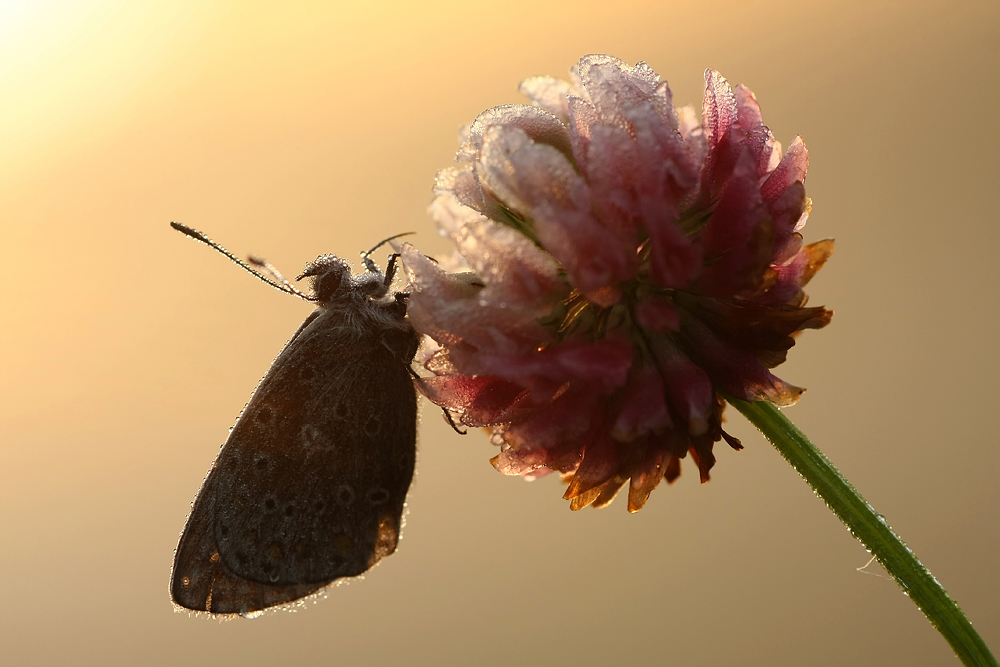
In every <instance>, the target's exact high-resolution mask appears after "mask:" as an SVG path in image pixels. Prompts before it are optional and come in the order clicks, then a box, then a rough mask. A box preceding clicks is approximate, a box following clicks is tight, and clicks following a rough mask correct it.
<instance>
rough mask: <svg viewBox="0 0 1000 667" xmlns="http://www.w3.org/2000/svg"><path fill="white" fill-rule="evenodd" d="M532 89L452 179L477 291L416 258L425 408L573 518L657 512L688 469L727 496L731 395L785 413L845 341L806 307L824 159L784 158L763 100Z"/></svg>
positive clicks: (444, 203)
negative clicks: (809, 369) (785, 368)
mask: <svg viewBox="0 0 1000 667" xmlns="http://www.w3.org/2000/svg"><path fill="white" fill-rule="evenodd" d="M570 79H571V80H570V81H569V82H566V81H560V80H557V79H553V78H550V77H534V78H530V79H527V80H525V81H524V82H522V84H521V88H520V89H521V92H522V93H523V94H525V95H526V96H527V97H528V98H529V99H530V100H531V101H532V103H533V104H532V105H531V106H528V105H507V106H500V107H494V108H492V109H488V110H487V111H484V112H483V113H481V114H480V115H479V116H478V117H477V118H476V119H475V121H474V122H473V123H472V124H471V125H470V126H468V128H467V129H466V131H465V132H464V133H463V137H462V146H461V148H460V149H459V151H458V155H457V158H456V159H457V162H458V165H457V166H455V167H452V168H449V169H444V170H442V171H441V172H439V173H438V176H437V183H436V186H435V193H436V195H437V196H436V198H435V200H434V202H433V203H432V205H431V208H430V211H431V214H432V216H433V218H434V220H435V221H436V222H437V224H438V226H439V228H440V230H441V232H442V234H445V235H447V236H449V237H451V239H452V240H453V241H454V242H455V244H456V245H457V248H458V252H459V253H460V254H461V256H462V257H463V258H464V261H465V262H466V263H467V265H468V268H469V271H466V272H460V273H448V272H446V271H444V270H443V269H442V268H441V267H440V266H439V265H438V264H436V263H435V262H434V261H432V260H430V259H429V258H427V257H425V256H424V255H422V254H421V253H419V252H418V251H417V250H416V249H414V248H413V247H412V246H410V245H408V244H405V245H404V246H403V249H402V255H403V261H404V263H405V265H406V268H407V271H408V275H409V279H410V283H411V285H410V290H411V292H412V296H411V301H410V305H409V317H410V319H411V321H412V323H413V326H414V327H415V328H416V329H417V331H419V332H421V333H424V334H426V335H427V336H429V337H430V338H431V339H433V342H434V343H435V345H434V346H433V347H432V349H431V351H430V353H429V354H428V355H427V356H426V363H425V366H426V368H427V369H428V370H429V371H431V372H432V373H433V376H431V377H425V378H422V379H420V380H418V386H419V388H420V390H421V391H422V392H423V393H424V394H425V395H426V396H427V397H428V398H430V400H432V401H433V402H434V403H436V404H438V405H440V406H442V407H443V408H445V409H446V410H447V411H448V412H449V413H450V414H451V415H452V416H453V418H454V419H455V420H456V421H458V422H460V423H462V424H465V425H467V426H472V427H485V428H487V429H488V430H489V431H490V432H491V434H492V438H493V441H494V442H495V443H496V444H497V445H499V446H500V447H501V451H500V453H499V455H497V456H496V457H495V458H493V459H492V463H493V465H494V467H495V468H496V469H497V470H499V471H500V472H502V473H505V474H509V475H522V476H526V477H532V476H539V475H542V474H545V473H548V472H552V471H557V472H560V473H562V474H563V475H564V476H565V477H566V478H567V479H568V481H569V487H568V488H567V490H566V493H565V497H566V498H567V499H569V500H570V507H571V508H573V509H580V508H582V507H586V506H588V505H594V506H597V507H600V506H603V505H606V504H607V503H609V502H611V500H612V499H613V498H614V497H615V495H616V494H617V492H618V491H619V489H621V488H622V487H623V486H624V484H625V482H629V490H628V506H629V510H631V511H637V510H639V509H640V508H641V507H642V506H643V504H644V503H645V502H646V499H647V498H648V497H649V494H650V492H651V491H652V490H653V489H654V488H655V487H656V486H657V485H658V484H659V482H660V481H661V480H662V479H664V478H666V480H667V481H668V482H672V481H674V480H675V479H676V478H677V476H678V475H679V474H680V460H681V459H683V458H684V457H685V456H686V455H687V454H688V453H690V454H691V456H692V459H693V460H694V462H695V463H696V465H697V466H698V469H699V471H700V475H701V479H702V481H707V480H708V475H709V470H710V469H711V468H712V466H713V464H714V463H715V456H714V455H713V453H712V448H713V445H714V444H715V443H716V442H717V441H718V440H720V439H722V438H725V440H726V441H727V442H728V443H729V445H730V446H732V447H733V448H735V449H740V447H741V445H740V443H739V441H738V440H736V439H735V438H733V437H731V436H729V435H728V434H727V433H726V432H725V431H724V430H723V429H722V410H723V407H724V405H725V404H724V400H723V398H722V394H723V393H725V394H729V395H731V396H735V397H737V398H741V399H744V400H747V401H755V400H767V401H770V402H772V403H774V404H776V405H779V406H785V405H791V404H792V403H794V402H795V401H796V400H798V398H799V396H800V394H801V393H802V389H800V388H798V387H795V386H793V385H790V384H788V383H786V382H784V381H782V380H780V379H778V378H777V377H775V376H774V375H773V374H772V373H771V371H770V369H771V368H774V367H775V366H777V365H778V364H780V363H781V362H783V361H784V360H785V355H786V353H787V352H788V349H789V348H790V347H791V346H792V345H793V344H794V336H795V334H796V332H798V331H801V330H803V329H809V328H814V329H815V328H820V327H823V326H825V325H826V324H827V323H828V322H829V321H830V317H831V314H832V313H831V312H830V311H828V310H826V309H824V308H821V307H814V308H807V307H806V306H805V304H806V295H805V293H804V292H803V291H802V287H803V286H804V285H805V284H806V283H807V282H808V281H809V279H810V278H812V276H813V275H814V274H815V272H816V271H817V270H818V269H819V268H820V267H821V266H822V265H823V263H824V262H825V261H826V259H827V258H828V257H829V255H830V253H831V252H832V250H833V242H832V241H821V242H819V243H814V244H812V245H807V246H803V244H802V237H801V235H800V234H799V233H798V232H799V230H800V229H801V228H802V226H803V225H804V224H805V221H806V218H807V216H808V214H809V210H810V201H809V199H808V198H807V197H806V196H805V188H804V186H803V181H804V179H805V176H806V169H807V166H808V154H807V152H806V147H805V144H804V143H803V142H802V140H801V139H799V138H798V137H796V139H795V140H794V141H793V142H792V144H791V145H790V146H789V148H788V150H787V151H786V152H785V153H784V155H782V152H781V146H780V144H779V143H778V142H777V141H775V140H774V138H773V137H772V135H771V131H770V130H769V129H768V128H767V126H765V125H764V124H763V123H762V121H761V114H760V107H759V106H758V104H757V100H756V98H755V97H754V95H753V93H751V92H750V90H749V89H747V88H745V87H743V86H738V87H737V88H736V89H735V90H733V89H732V88H731V87H730V85H729V83H727V82H726V80H725V79H724V78H722V76H721V75H720V74H719V73H718V72H715V71H712V70H708V71H707V72H706V73H705V81H706V90H705V100H704V105H703V109H702V117H701V122H700V123H699V122H698V120H697V118H696V115H695V113H694V111H693V109H691V108H690V107H686V108H681V109H675V108H674V106H673V103H672V99H671V93H670V89H669V87H668V86H667V83H666V82H665V81H661V80H660V77H659V75H658V74H657V73H656V72H654V71H653V70H652V69H651V68H650V67H649V66H648V65H646V64H645V63H641V62H640V63H639V64H637V65H635V66H634V67H630V66H629V65H627V64H626V63H624V62H622V61H620V60H617V59H615V58H611V57H609V56H604V55H593V56H587V57H584V58H582V59H581V60H580V61H579V63H578V64H577V65H576V66H575V67H573V68H572V70H571V71H570Z"/></svg>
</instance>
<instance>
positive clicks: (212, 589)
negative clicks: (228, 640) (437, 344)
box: [172, 309, 416, 613]
mask: <svg viewBox="0 0 1000 667" xmlns="http://www.w3.org/2000/svg"><path fill="white" fill-rule="evenodd" d="M351 315H352V314H351V313H349V312H348V313H345V312H342V311H341V312H338V311H334V310H329V309H321V310H320V311H318V316H315V317H313V318H311V320H312V321H307V326H305V327H303V328H302V329H301V330H300V332H299V333H298V334H297V335H296V336H295V338H293V340H292V341H291V342H290V343H289V344H288V345H287V346H286V348H285V350H284V351H283V352H282V354H281V355H279V357H278V359H277V360H275V363H274V364H273V365H272V367H271V369H270V371H269V372H268V374H267V376H266V377H265V378H264V380H262V382H261V384H260V386H259V387H258V389H257V391H256V392H255V393H254V396H253V398H252V399H251V401H250V403H249V404H248V405H247V407H246V409H245V410H244V412H243V414H242V415H241V416H240V419H239V420H238V421H237V423H236V426H234V428H233V430H232V433H231V434H230V436H229V439H228V440H227V442H226V444H225V446H224V447H223V449H222V451H221V452H220V454H219V457H218V459H217V460H216V463H215V466H214V467H213V470H212V472H211V474H210V475H209V477H208V479H207V480H206V482H205V484H204V486H203V488H202V491H201V492H200V493H199V496H198V499H197V501H196V503H195V506H194V508H193V510H192V513H191V517H190V518H189V520H188V526H187V528H186V529H185V534H184V536H183V537H182V539H181V544H180V545H179V547H178V552H177V557H176V559H175V568H174V582H173V584H172V590H173V593H174V599H175V601H177V602H178V604H181V605H183V606H185V607H189V608H196V609H206V607H207V606H209V605H208V604H206V602H207V601H210V603H211V604H210V606H211V609H210V611H213V612H216V613H227V612H228V611H254V610H257V609H262V608H264V607H267V606H273V605H275V604H281V603H283V602H288V601H291V600H294V599H297V598H299V597H302V596H304V595H308V594H309V593H311V592H313V591H315V590H318V589H319V588H321V587H323V586H325V585H327V584H329V583H330V582H332V581H334V580H336V579H339V578H342V577H350V576H356V575H358V574H361V573H362V572H364V571H366V570H367V569H369V568H370V567H371V566H372V565H374V564H375V563H376V562H378V561H379V560H380V559H381V558H383V557H385V556H387V555H388V554H390V553H392V552H393V551H394V550H395V548H396V543H397V540H398V537H399V529H400V524H401V521H402V513H403V507H404V503H405V499H406V492H407V490H408V489H409V485H410V482H411V480H412V478H413V467H414V461H415V442H416V395H415V392H414V389H413V385H412V382H411V380H410V375H409V372H408V370H407V367H406V364H407V363H408V362H409V361H410V359H411V358H412V350H413V349H414V348H415V341H416V334H414V333H413V331H412V329H409V328H408V327H406V326H405V325H404V326H402V327H398V328H392V329H385V328H384V327H381V326H380V325H376V324H375V323H374V322H375V320H369V322H370V324H369V325H368V326H367V327H365V326H359V321H366V320H359V318H357V317H351ZM213 559H214V560H213ZM185 582H188V583H187V586H186V588H185V585H184V584H185ZM179 588H180V589H184V590H180V591H179V590H178V589H179ZM209 595H211V597H210V598H209V597H208V596H209ZM189 601H190V602H193V603H194V604H193V605H192V604H188V602H189Z"/></svg>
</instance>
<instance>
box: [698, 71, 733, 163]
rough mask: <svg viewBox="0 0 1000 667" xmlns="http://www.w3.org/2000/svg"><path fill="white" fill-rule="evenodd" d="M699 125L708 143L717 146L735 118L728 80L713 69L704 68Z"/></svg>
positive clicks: (731, 92) (731, 91)
mask: <svg viewBox="0 0 1000 667" xmlns="http://www.w3.org/2000/svg"><path fill="white" fill-rule="evenodd" d="M701 118H702V120H701V125H702V127H703V128H704V131H705V135H706V136H707V137H708V141H709V144H710V145H711V146H713V147H715V146H718V145H719V143H720V142H721V141H722V138H723V137H724V136H726V135H727V134H728V133H729V128H730V127H731V126H732V125H733V123H735V122H736V120H737V109H736V97H735V96H734V95H733V89H732V88H731V87H730V86H729V82H728V81H726V79H725V78H724V77H723V76H722V75H721V74H719V73H718V72H717V71H715V70H714V69H707V70H705V99H704V102H703V104H702V111H701Z"/></svg>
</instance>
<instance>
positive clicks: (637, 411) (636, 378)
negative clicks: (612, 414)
mask: <svg viewBox="0 0 1000 667" xmlns="http://www.w3.org/2000/svg"><path fill="white" fill-rule="evenodd" d="M672 425H673V422H672V421H671V419H670V412H669V410H668V409H667V400H666V396H665V395H664V393H663V378H661V377H660V373H659V372H658V371H657V369H656V368H653V367H652V366H645V365H644V366H640V367H639V368H638V369H633V372H632V377H631V378H630V379H629V383H628V385H627V386H626V387H625V391H624V393H623V395H622V398H621V407H620V408H619V410H618V416H617V417H616V418H615V423H614V426H613V427H612V429H611V435H612V437H614V438H615V440H618V441H621V442H628V441H630V440H636V439H638V438H639V437H640V436H642V435H646V434H647V433H654V432H660V431H663V430H664V429H667V428H670V427H671V426H672Z"/></svg>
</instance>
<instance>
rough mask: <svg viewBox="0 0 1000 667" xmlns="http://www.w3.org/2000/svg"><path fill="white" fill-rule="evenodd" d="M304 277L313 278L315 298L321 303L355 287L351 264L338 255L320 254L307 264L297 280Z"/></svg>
mask: <svg viewBox="0 0 1000 667" xmlns="http://www.w3.org/2000/svg"><path fill="white" fill-rule="evenodd" d="M303 278H310V279H311V281H310V282H311V283H312V293H313V298H314V299H315V300H316V301H317V302H319V303H329V302H330V301H332V300H334V299H335V298H336V297H337V296H338V295H340V294H345V293H348V292H350V291H351V290H352V289H353V287H354V283H353V280H352V278H351V266H350V265H349V264H348V263H347V262H346V261H344V260H343V259H341V258H340V257H337V256H336V255H320V256H319V257H317V258H316V259H315V260H313V261H312V262H309V263H308V264H306V266H305V268H304V269H302V274H301V275H300V276H298V277H297V278H296V280H302V279H303Z"/></svg>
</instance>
